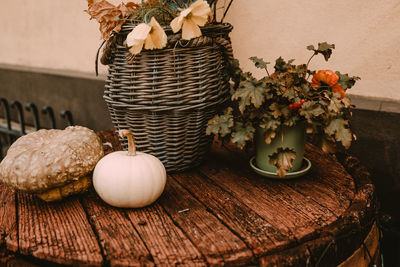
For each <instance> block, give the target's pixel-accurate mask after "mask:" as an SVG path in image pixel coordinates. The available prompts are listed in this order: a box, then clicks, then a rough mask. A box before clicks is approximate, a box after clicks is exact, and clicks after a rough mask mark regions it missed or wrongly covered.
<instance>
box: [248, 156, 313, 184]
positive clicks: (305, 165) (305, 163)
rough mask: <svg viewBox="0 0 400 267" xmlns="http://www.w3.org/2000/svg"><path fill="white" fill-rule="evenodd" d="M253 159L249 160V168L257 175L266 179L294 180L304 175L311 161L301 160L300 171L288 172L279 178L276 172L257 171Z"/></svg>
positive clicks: (309, 167)
mask: <svg viewBox="0 0 400 267" xmlns="http://www.w3.org/2000/svg"><path fill="white" fill-rule="evenodd" d="M255 158H256V157H252V158H251V159H250V166H251V168H252V169H253V170H254V171H255V172H256V173H258V174H260V175H262V176H264V177H268V178H273V179H294V178H298V177H301V176H303V175H304V174H306V173H307V172H308V171H309V170H310V169H311V161H310V160H309V159H307V158H306V157H304V158H303V164H302V166H301V169H300V170H298V171H295V172H289V173H288V174H286V176H285V177H283V178H281V177H279V176H278V174H276V172H269V171H264V170H261V169H259V168H258V167H257V166H256V164H255Z"/></svg>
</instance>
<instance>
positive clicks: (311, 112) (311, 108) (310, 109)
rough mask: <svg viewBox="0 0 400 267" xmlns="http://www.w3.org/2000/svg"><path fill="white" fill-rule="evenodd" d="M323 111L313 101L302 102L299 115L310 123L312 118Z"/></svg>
mask: <svg viewBox="0 0 400 267" xmlns="http://www.w3.org/2000/svg"><path fill="white" fill-rule="evenodd" d="M324 112H325V111H324V110H323V109H322V108H321V106H320V105H318V104H317V103H315V102H314V101H311V102H306V103H304V104H303V105H302V106H301V109H300V115H301V116H303V117H304V118H306V120H307V121H308V122H309V123H312V122H313V121H312V119H313V118H315V117H318V116H319V115H321V114H323V113H324Z"/></svg>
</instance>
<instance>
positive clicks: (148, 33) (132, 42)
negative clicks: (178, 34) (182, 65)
mask: <svg viewBox="0 0 400 267" xmlns="http://www.w3.org/2000/svg"><path fill="white" fill-rule="evenodd" d="M126 44H127V45H128V47H130V49H129V51H130V52H131V53H132V54H134V55H137V54H139V53H140V52H141V51H142V49H143V45H144V48H146V49H161V48H164V47H165V46H166V45H167V35H166V34H165V32H164V29H163V28H162V27H161V25H160V24H159V23H158V22H157V20H156V19H155V18H154V17H152V18H151V20H150V23H149V24H146V23H140V24H139V25H137V26H136V27H135V28H134V29H133V30H132V31H131V32H130V33H129V34H128V36H127V37H126Z"/></svg>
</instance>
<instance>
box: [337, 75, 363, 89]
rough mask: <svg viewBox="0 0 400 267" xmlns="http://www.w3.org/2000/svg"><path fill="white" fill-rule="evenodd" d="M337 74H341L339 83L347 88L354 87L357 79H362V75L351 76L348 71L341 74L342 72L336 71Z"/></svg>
mask: <svg viewBox="0 0 400 267" xmlns="http://www.w3.org/2000/svg"><path fill="white" fill-rule="evenodd" d="M335 73H336V75H337V76H339V81H338V84H340V86H341V87H342V88H343V89H344V90H346V89H350V88H351V87H353V85H354V84H355V83H356V81H357V80H360V79H361V78H360V77H357V76H349V75H348V74H347V73H346V74H341V73H340V72H338V71H336V72H335Z"/></svg>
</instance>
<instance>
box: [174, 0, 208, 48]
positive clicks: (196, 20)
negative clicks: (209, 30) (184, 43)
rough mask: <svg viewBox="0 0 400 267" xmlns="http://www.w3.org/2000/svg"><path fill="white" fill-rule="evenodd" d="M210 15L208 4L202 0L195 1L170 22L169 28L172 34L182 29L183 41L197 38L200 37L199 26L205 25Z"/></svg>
mask: <svg viewBox="0 0 400 267" xmlns="http://www.w3.org/2000/svg"><path fill="white" fill-rule="evenodd" d="M210 13H211V9H210V6H209V5H208V3H207V2H205V1H204V0H197V1H196V2H195V3H194V4H192V5H191V6H190V7H189V8H187V9H185V10H183V11H182V12H181V13H180V14H179V16H178V17H176V18H174V19H173V20H172V21H171V24H170V25H171V28H172V30H173V31H174V33H177V32H178V31H179V30H180V29H182V39H184V40H190V39H192V38H196V37H199V36H201V30H200V27H199V26H204V25H205V24H206V22H207V20H208V16H209V14H210Z"/></svg>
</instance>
